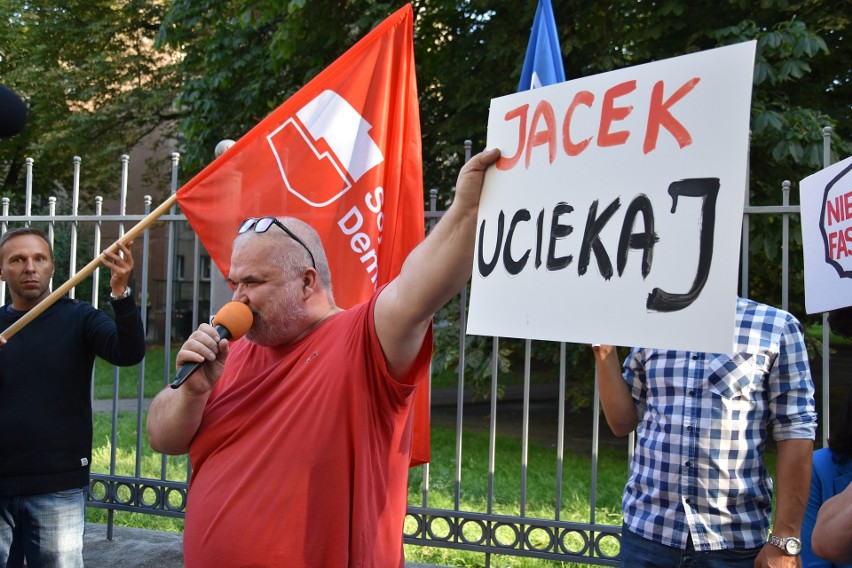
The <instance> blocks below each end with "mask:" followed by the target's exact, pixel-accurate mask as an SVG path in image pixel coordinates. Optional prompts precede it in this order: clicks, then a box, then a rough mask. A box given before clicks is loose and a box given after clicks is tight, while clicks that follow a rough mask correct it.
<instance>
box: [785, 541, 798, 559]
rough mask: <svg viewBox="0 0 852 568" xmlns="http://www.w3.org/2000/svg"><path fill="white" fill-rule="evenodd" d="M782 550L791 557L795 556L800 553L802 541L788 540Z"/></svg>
mask: <svg viewBox="0 0 852 568" xmlns="http://www.w3.org/2000/svg"><path fill="white" fill-rule="evenodd" d="M784 550H786V551H787V554H789V555H791V556H796V555H797V554H799V553H800V552H801V551H802V541H800V540H799V539H797V538H788V539H787V540H786V542H785V543H784Z"/></svg>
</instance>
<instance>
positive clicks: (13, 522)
mask: <svg viewBox="0 0 852 568" xmlns="http://www.w3.org/2000/svg"><path fill="white" fill-rule="evenodd" d="M85 524H86V488H85V487H81V488H80V489H68V490H66V491H57V492H56V493H45V494H43V495H24V496H14V495H12V496H9V495H0V568H3V567H6V568H19V567H21V566H23V565H24V558H26V560H27V567H28V568H83V529H84V527H85Z"/></svg>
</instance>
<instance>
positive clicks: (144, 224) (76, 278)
mask: <svg viewBox="0 0 852 568" xmlns="http://www.w3.org/2000/svg"><path fill="white" fill-rule="evenodd" d="M176 201H177V194H176V193H173V194H171V195H170V196H169V198H168V199H166V200H165V201H164V202H163V203H162V204H160V206H159V207H157V208H156V209H154V210H153V211H151V213H149V214H148V215H147V216H146V217H145V218H144V219H142V220H141V221H139V222H138V223H136V225H134V226H133V227H132V228H131V229H130V230H129V231H127V232H126V233H124V235H123V236H122V237H121V238H120V239H119V240H118V242H121V243H127V242H130V241H132V240H134V239H135V238H136V237H138V236H139V235H140V234H142V231H144V230H145V229H147V228H148V227H149V226H150V225H151V224H152V223H154V221H156V220H157V219H159V218H160V216H161V215H163V214H164V213H166V211H168V210H169V209H171V207H172V206H173V205H174V204H175V202H176ZM107 250H111V251H112V252H116V251H117V250H118V246H117V243H113V244H112V245H110V247H109V248H108V249H107ZM100 257H101V255H97V256H96V257H95V258H94V259H92V261H91V262H90V263H89V264H87V265H86V266H84V267H83V268H82V269H81V270H80V271H79V272H77V274H75V275H73V276H72V277H71V278H69V279H68V281H67V282H65V284H63V285H62V286H60V287H59V288H57V289H56V290H54V291H53V292H51V294H50V296H48V297H47V298H45V299H44V300H42V301H41V302H39V303H38V304H37V305H36V306H35V307H34V308H33V309H31V310H29V311H28V312H27V313H25V314H24V315H23V316H21V319H19V320H18V321H16V322H15V323H13V324H12V325H10V326H9V327H7V328H6V330H5V331H3V333H0V336H2V337H3V338H5V339H6V340H8V339H9V338H10V337H12V336H13V335H15V334H16V333H18V332H19V331H21V329H23V328H24V326H26V325H27V324H28V323H30V322H31V321H32V320H34V319H35V318H37V317H38V316H39V315H40V314H41V313H42V312H44V311H45V310H46V309H47V308H49V307H50V306H52V305H53V304H55V303H56V301H57V300H58V299H59V298H61V297H62V296H64V295H65V294H66V293H68V291H69V290H71V288H73V287H74V286H76V285H77V284H79V283H80V282H82V281H83V280H85V279H86V278H88V276H89V275H90V274H91V273H92V272H94V271H95V270H96V269H97V268H98V267H99V266H100V265H101V258H100Z"/></svg>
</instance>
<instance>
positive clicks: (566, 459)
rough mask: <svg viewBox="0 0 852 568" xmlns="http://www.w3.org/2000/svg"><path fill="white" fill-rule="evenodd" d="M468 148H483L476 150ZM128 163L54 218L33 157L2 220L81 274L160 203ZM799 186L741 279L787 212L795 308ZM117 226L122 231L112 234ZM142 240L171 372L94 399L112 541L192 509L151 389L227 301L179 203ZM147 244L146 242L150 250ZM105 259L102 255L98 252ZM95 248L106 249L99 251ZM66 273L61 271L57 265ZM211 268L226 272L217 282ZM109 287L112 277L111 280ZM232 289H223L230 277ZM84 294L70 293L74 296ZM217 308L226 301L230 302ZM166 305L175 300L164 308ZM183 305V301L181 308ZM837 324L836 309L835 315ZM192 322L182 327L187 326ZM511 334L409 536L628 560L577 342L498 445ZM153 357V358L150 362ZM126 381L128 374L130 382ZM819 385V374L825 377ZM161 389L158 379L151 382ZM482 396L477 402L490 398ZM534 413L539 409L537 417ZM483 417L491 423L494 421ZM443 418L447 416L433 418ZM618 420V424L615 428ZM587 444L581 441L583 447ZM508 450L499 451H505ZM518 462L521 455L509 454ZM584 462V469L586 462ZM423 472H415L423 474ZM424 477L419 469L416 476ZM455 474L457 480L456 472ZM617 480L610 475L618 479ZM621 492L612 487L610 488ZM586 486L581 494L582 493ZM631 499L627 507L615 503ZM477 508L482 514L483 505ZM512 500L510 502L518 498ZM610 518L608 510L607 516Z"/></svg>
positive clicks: (153, 311) (453, 402) (574, 558)
mask: <svg viewBox="0 0 852 568" xmlns="http://www.w3.org/2000/svg"><path fill="white" fill-rule="evenodd" d="M829 140H830V131H829V130H828V129H826V131H825V163H826V164H827V163H828V161H829V158H828V156H829ZM466 152H467V154H468V156H469V154H470V147H469V145H468V147H467V148H466ZM170 160H171V166H170V169H171V178H170V181H169V182H168V186H169V188H170V191H171V192H172V193H173V192H175V191H176V190H177V179H178V169H179V156H177V155H174V154H173V155H172V156H171V157H170ZM128 163H129V158H127V157H126V156H125V157H123V158H122V166H121V183H120V194H119V196H118V200H117V202H115V203H112V205H113V206H115V208H117V211H115V212H109V213H108V212H104V200H103V199H101V198H96V199H95V200H94V205H93V211H92V213H91V214H81V213H80V212H79V210H80V207H79V199H80V183H79V179H80V161H79V159H75V160H74V175H73V185H72V187H71V188H70V189H69V192H68V195H64V194H63V195H61V196H59V197H51V198H49V200H47V204H46V209H47V211H45V212H44V213H37V212H34V211H33V201H34V198H33V192H32V181H31V180H32V179H33V164H32V162H31V161H28V164H27V193H26V196H25V202H24V204H23V208H22V210H21V211H19V212H18V213H12V209H13V206H17V207H18V208H20V207H21V204H17V205H16V204H13V203H12V202H11V201H10V200H9V199H8V198H3V200H2V212H0V225H1V226H0V229H2V231H3V232H5V231H6V230H7V229H8V228H11V227H15V226H20V225H28V224H32V225H36V226H40V227H44V228H46V229H47V231H48V233H49V236H50V238H51V239H52V240H53V239H56V242H55V243H54V244H55V245H57V244H58V243H59V241H61V242H62V243H63V246H65V244H64V243H67V252H68V255H67V256H68V266H67V273H68V274H69V275H70V274H75V273H76V272H77V270H78V263H79V260H78V259H79V258H80V256H81V253H80V251H83V250H88V251H100V250H102V249H103V248H104V244H106V245H109V244H110V243H111V242H112V240H114V239H115V238H118V236H120V235H121V234H123V233H124V232H125V228H126V227H127V228H129V227H130V226H132V225H135V224H136V223H138V222H139V221H140V220H142V219H144V218H145V217H146V216H147V214H148V213H149V212H150V211H151V205H152V199H151V197H150V196H144V198H142V199H141V202H142V207H141V208H142V209H143V211H142V212H141V213H138V214H128V213H127V203H128V196H129V191H128ZM789 188H790V183H789V182H784V183H783V184H782V204H781V205H778V206H760V207H756V206H750V205H749V204H748V203H746V206H745V218H744V223H743V240H742V251H743V255H742V258H743V261H742V262H743V267H742V268H743V270H742V274H743V276H742V282H741V294H742V295H744V296H745V295H748V287H749V282H748V269H749V258H748V256H749V255H748V251H749V226H750V220H751V218H752V217H753V216H755V215H774V216H778V217H780V219H781V222H782V227H783V234H782V237H781V238H782V266H781V274H780V275H779V277H780V278H781V279H782V282H783V290H782V298H781V300H780V302H778V304H780V306H781V307H782V308H786V307H787V304H788V299H789V298H788V295H789V291H788V290H789V285H788V283H789V278H790V275H789V246H788V243H789V242H790V238H791V237H790V234H789V233H790V231H789V221H790V218H791V217H793V216H798V214H799V207H798V206H796V205H790V203H789ZM59 203H63V204H64V205H65V206H66V207H67V208H68V211H59V210H58V209H59V207H58V204H59ZM436 203H437V192H436V191H435V190H433V192H432V199H431V207H430V210H429V211H427V213H426V216H427V225H428V226H431V225H432V224H434V222H435V221H437V219H438V218H439V217H440V216H441V214H442V212H441V211H438V210H437V206H436ZM104 235H109V237H110V238H105V237H104ZM142 240H143V242H141V243H135V244H134V257H135V258H136V271H135V275H134V289H135V290H137V293H138V296H137V297H138V298H139V302H140V307H141V310H142V316H143V321H144V322H146V324H147V326H148V329H147V333H148V340H149V343H150V344H151V345H152V346H153V347H156V348H157V349H159V347H162V357H163V371H162V372H161V373H160V374H158V373H157V372H156V371H149V370H148V369H146V363H145V362H143V363H142V364H140V365H139V366H138V368H136V369H135V370H134V371H133V372H134V373H135V378H134V379H132V380H131V381H132V382H135V383H137V384H136V395H135V397H132V399H131V400H129V401H128V400H126V399H127V396H126V395H121V394H120V393H121V392H122V391H121V389H120V382H121V381H122V380H125V381H126V380H127V378H126V375H120V371H119V370H118V369H117V368H116V369H115V370H114V380H113V392H112V396H111V399H110V400H106V401H95V404H104V403H106V408H107V409H108V410H109V411H111V419H112V428H111V435H110V436H111V439H110V451H111V455H110V460H109V466H108V467H107V468H106V469H105V470H97V471H95V470H94V469H93V472H92V475H91V482H90V491H89V502H88V505H89V507H91V508H97V509H106V510H107V511H108V529H107V536H108V538H111V537H112V527H113V520H114V517H113V516H114V513H115V512H116V511H128V512H135V513H143V514H150V515H161V516H167V517H177V518H182V517H183V515H184V510H185V506H186V496H187V491H188V478H189V475H190V472H189V465H188V463H187V462H188V460H183V461H182V462H177V463H178V465H176V461H175V458H166V457H165V456H162V457H159V458H156V459H159V465H158V467H157V470H158V471H157V473H156V474H153V475H152V474H151V473H150V472H143V470H144V468H143V458H144V456H146V455H150V454H153V452H152V451H151V450H150V448H149V447H147V444H146V443H145V442H144V439H143V437H142V435H141V433H142V432H144V415H145V409H146V404H147V401H148V399H149V397H150V393H148V394H146V384H148V385H151V384H153V385H154V386H155V387H156V388H157V389H158V388H160V387H163V386H165V385H167V384H168V383H169V382H170V376H169V375H170V370H171V369H172V368H173V357H172V350H173V345H178V344H179V343H180V342H182V339H183V337H181V336H183V335H185V334H186V333H187V330H192V329H195V327H197V325H198V324H199V322H200V321H205V320H206V318H207V314H208V313H209V307H210V305H211V304H215V303H216V302H217V296H219V297H220V298H221V291H218V292H217V290H216V286H217V284H216V282H217V278H216V277H215V274H216V272H215V270H213V269H212V267H211V265H210V260H209V257H207V256H206V254H205V252H204V250H203V248H202V247H201V245H200V243H199V241H198V239H197V237H196V236H195V235H194V233H193V232H192V231H191V229H190V228H189V226H188V224H187V223H186V220H185V218H184V216H183V215H182V214H181V213H180V212H179V211H177V209H172V210H171V211H170V212H169V213H167V214H166V215H163V216H162V217H160V218H159V221H158V223H157V225H156V226H155V227H152V228H150V229H146V230H145V232H144V234H143V239H142ZM136 251H139V252H138V253H137V252H136ZM91 254H92V255H94V254H95V253H91ZM92 257H93V256H92ZM58 272H59V271H58ZM98 272H99V271H95V273H94V274H93V277H92V280H91V299H90V300H89V301H91V302H92V303H93V304H94V305H95V306H97V305H98V304H99V303H100V302H101V300H102V299H105V298H106V294H107V292H108V291H107V290H106V288H105V286H103V285H102V283H101V282H100V280H99V274H98ZM211 272H212V273H213V274H214V277H213V278H211ZM103 284H105V283H103ZM223 285H224V284H220V285H219V286H223ZM75 293H76V290H72V291H71V295H72V296H73V295H74V294H75ZM0 300H2V301H3V302H5V301H6V298H5V288H3V289H2V290H0ZM466 303H467V294H466V292H465V291H462V292H461V294H460V297H459V302H458V310H459V314H458V315H459V317H458V319H459V322H461V325H460V326H459V329H461V330H463V329H464V325H463V322H464V316H465V312H466ZM218 305H221V303H219V304H218ZM163 306H167V307H168V308H165V309H164V308H163ZM179 307H182V308H180V309H178V308H179ZM823 323H824V324H825V317H824V318H823ZM179 328H180V329H179ZM823 329H824V332H823V345H824V349H823V350H822V361H821V365H820V367H821V370H822V377H821V385H822V389H821V390H822V401H821V407H822V410H821V421H822V424H823V428H822V436H823V445H824V444H825V440H826V436H827V432H828V428H827V427H825V426H826V425H827V423H828V406H829V389H828V387H829V383H828V376H829V348H828V346H829V341H828V326H827V325H824V326H823ZM458 333H459V335H458V350H459V359H460V363H463V362H464V360H465V357H466V355H468V354H467V353H466V351H465V337H464V333H463V331H459V332H458ZM501 341H503V340H501V339H499V338H493V339H492V340H491V360H492V363H491V379H490V384H489V385H488V393H487V396H486V400H487V402H486V403H485V404H484V411H483V403H482V402H480V401H472V400H471V396H470V392H471V389H470V381H469V380H467V378H466V376H465V373H464V371H463V369H464V365H463V364H460V365H459V371H458V375H457V385H456V386H455V387H454V388H450V389H441V392H440V394H441V397H442V399H445V400H444V403H445V404H447V405H448V406H447V408H450V409H451V411H450V412H451V413H452V412H453V410H452V409H454V414H455V416H454V417H453V416H451V417H450V423H451V424H452V423H453V422H454V425H453V426H452V428H453V429H454V442H453V444H454V451H453V457H452V460H451V461H452V463H435V462H434V461H433V463H431V464H427V465H425V466H423V467H422V468H420V469H421V471H419V472H417V473H416V476H419V478H420V480H421V481H420V488H421V490H420V496H419V499H417V500H416V501H417V502H414V501H413V500H412V501H411V502H409V506H408V516H407V519H406V525H405V534H404V540H405V543H406V544H409V545H417V546H428V547H439V548H451V549H460V550H467V551H473V552H474V553H481V554H482V559H483V561H482V562H483V564H484V565H490V562H491V559H492V556H493V555H505V556H526V557H535V558H541V559H547V560H557V561H563V562H576V563H581V564H591V565H601V566H616V565H617V554H618V541H619V538H620V531H621V526H620V511H618V512H617V515H618V517H617V518H615V519H613V518H612V514H611V513H612V507H609V508H607V509H601V507H600V505H599V501H598V498H599V495H600V492H601V485H600V482H599V479H598V473H599V469H598V466H599V459H600V455H601V444H602V443H601V437H602V436H606V435H607V434H608V433H607V432H606V431H602V430H601V420H600V410H599V399H598V393H597V389H596V387H595V390H594V393H593V396H592V400H591V410H589V411H588V413H586V414H585V415H584V416H585V419H587V420H589V421H590V422H591V423H590V424H584V425H579V424H577V423H576V421H573V422H572V420H573V418H572V416H574V415H572V414H570V411H569V409H567V408H566V404H565V403H564V401H565V398H566V389H567V386H568V385H569V379H570V377H569V376H568V373H569V372H570V370H569V369H570V365H569V363H568V361H567V357H566V345H565V344H560V345H558V347H557V349H558V352H559V362H558V364H556V365H555V366H554V368H551V369H549V370H548V373H549V374H550V376H552V377H553V378H554V381H553V382H551V383H549V384H547V385H545V386H544V387H542V386H541V385H539V384H537V383H534V381H533V377H532V376H533V372H532V370H531V350H532V342H531V341H525V342H523V347H524V363H523V367H524V370H523V381H522V384H520V385H518V386H515V387H512V389H511V390H512V392H513V393H514V394H515V395H516V397H517V400H516V401H514V402H513V403H512V404H514V405H515V406H514V407H513V408H516V409H518V412H520V417H519V418H518V419H517V420H516V421H515V422H514V425H513V426H512V428H514V430H513V431H512V432H510V434H509V436H510V437H514V438H516V439H518V440H519V441H520V447H519V450H518V453H517V455H515V456H513V457H512V456H510V457H509V458H507V457H506V453H505V452H498V446H499V445H501V444H503V443H504V440H505V438H504V437H503V434H502V433H503V432H504V431H505V428H501V426H502V425H503V423H502V422H501V420H502V415H501V412H503V405H504V404H506V399H505V398H504V399H502V400H501V397H500V392H501V391H504V390H507V388H506V387H505V386H504V385H502V383H501V381H502V379H503V376H502V374H501V370H500V368H499V365H498V363H497V361H498V359H499V357H498V354H499V352H500V349H501ZM148 360H149V361H150V359H148ZM122 377H123V378H122ZM816 380H820V379H819V377H817V378H816ZM148 389H149V390H150V386H149V387H148ZM540 390H544V391H546V396H545V399H546V400H548V401H550V402H549V403H548V404H551V405H552V406H551V407H550V408H552V410H553V412H554V416H555V418H554V420H555V423H553V424H552V438H553V441H552V443H550V444H549V447H547V448H545V449H544V450H543V451H544V452H545V453H546V454H547V455H549V456H550V457H549V458H547V459H549V460H550V465H549V466H546V468H545V469H550V470H551V471H549V472H547V476H546V477H548V481H546V482H545V483H546V484H550V488H551V489H548V492H549V491H551V490H552V498H551V499H550V501H551V503H552V506H549V507H545V508H544V509H545V510H547V514H542V513H541V510H542V509H541V507H537V508H536V509H535V511H532V510H531V509H530V508H529V507H528V505H529V498H528V490H529V487H530V485H531V484H532V483H533V481H531V477H534V478H536V481H535V483H536V484H539V485H540V483H541V482H540V481H538V478H539V475H538V474H540V473H542V472H541V471H538V469H536V470H535V471H531V470H530V465H529V452H530V445H531V444H535V442H534V441H532V439H531V433H530V428H531V413H537V412H539V409H540V408H541V406H540V404H539V403H538V402H537V400H538V399H537V398H536V397H537V393H538V391H540ZM433 393H434V394H433V397H434V398H433V404H438V403H439V401H438V400H436V398H437V394H438V390H437V389H436V390H434V391H433ZM477 405H478V406H477ZM123 408H126V409H127V410H128V411H129V413H130V414H131V415H132V416H133V417H134V419H135V432H136V435H135V442H134V452H135V456H134V458H135V464H134V465H133V466H132V470H133V471H130V472H128V471H119V468H118V466H117V456H116V452H117V446H118V438H119V432H118V428H117V424H118V422H119V415H120V411H122V409H123ZM473 409H476V410H477V415H482V414H484V416H485V417H486V418H485V419H487V425H486V426H483V427H482V428H481V429H483V430H484V432H483V433H482V434H481V435H482V436H483V437H482V438H479V439H480V440H483V439H487V440H488V441H487V444H488V449H487V469H486V470H485V471H480V472H471V471H469V470H468V469H466V468H465V467H464V465H463V464H464V463H465V462H464V457H465V452H468V451H470V449H471V448H469V447H465V446H464V440H465V439H466V436H467V434H468V429H467V427H466V422H465V417H466V413H467V414H468V415H469V414H471V413H472V412H473ZM533 418H535V417H533ZM485 419H480V420H485ZM433 421H434V420H433ZM604 428H606V427H604ZM575 430H582V432H583V434H582V435H580V436H579V439H581V440H582V442H580V444H585V445H586V449H585V450H583V451H581V452H580V453H581V454H583V455H585V456H586V457H587V458H588V459H584V460H578V459H577V456H576V453H574V452H566V433H567V434H569V435H570V434H571V433H572V432H573V431H575ZM573 446H574V448H575V449H576V446H577V443H574V444H573ZM632 446H633V436H632V435H631V436H629V437H628V438H626V439H625V440H624V441H621V442H620V446H619V447H620V448H621V449H620V450H619V451H623V452H624V454H625V455H626V457H627V458H628V459H629V457H630V452H631V448H632ZM498 454H499V458H498ZM498 459H499V461H500V464H499V466H500V467H503V468H505V467H509V468H517V470H518V471H520V481H519V483H518V486H517V487H513V488H510V489H509V492H510V493H511V494H512V495H513V503H515V502H516V503H517V504H518V505H512V507H515V509H512V510H508V512H507V507H506V506H505V504H504V502H503V499H502V497H503V495H502V494H501V491H506V490H505V488H498V477H499V476H500V473H499V468H498V463H497V462H498ZM507 459H508V461H509V462H511V463H508V464H507V463H505V462H506V460H507ZM580 463H582V466H580V465H578V464H580ZM578 467H582V468H583V469H584V475H586V476H587V477H586V479H587V482H584V483H583V487H582V492H583V493H587V494H586V495H585V499H584V500H586V501H587V502H588V510H587V512H586V513H585V514H583V515H582V518H566V514H565V513H564V512H563V508H564V497H565V495H566V494H567V493H576V492H577V491H578V488H577V487H575V486H566V484H565V482H564V481H563V479H564V474H565V473H566V470H568V469H571V470H575V469H577V468H578ZM438 470H440V471H441V474H440V479H441V487H440V494H441V495H442V499H441V500H440V502H441V503H442V505H440V506H438V505H435V501H436V500H437V497H436V494H437V493H438V492H439V491H438V488H433V487H431V485H432V483H433V480H434V479H435V478H436V477H437V475H436V473H437V471H438ZM413 471H415V470H413ZM412 475H415V474H412ZM448 480H449V481H448ZM483 481H484V483H485V485H486V489H485V490H484V495H483V496H482V497H481V498H479V499H478V500H477V501H475V502H476V503H477V505H471V501H468V500H466V499H465V497H464V496H465V494H466V491H467V487H468V486H469V485H470V484H471V483H472V482H476V483H478V484H481V483H483ZM623 481H624V480H623V479H622V480H620V481H619V482H618V483H620V484H621V485H619V486H618V487H617V488H615V490H616V491H617V494H618V495H619V496H620V493H621V489H622V485H623ZM610 484H611V482H610ZM609 489H612V488H611V487H610V488H609ZM582 497H583V495H581V498H582ZM617 507H618V504H616V508H617ZM474 508H478V509H479V510H472V509H474ZM510 509H511V507H510ZM601 516H603V517H604V518H603V519H602V520H601V518H600V517H601Z"/></svg>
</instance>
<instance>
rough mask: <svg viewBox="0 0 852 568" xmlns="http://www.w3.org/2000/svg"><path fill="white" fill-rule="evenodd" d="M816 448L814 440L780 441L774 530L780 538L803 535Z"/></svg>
mask: <svg viewBox="0 0 852 568" xmlns="http://www.w3.org/2000/svg"><path fill="white" fill-rule="evenodd" d="M813 449H814V445H813V442H812V441H811V440H805V439H794V440H781V441H779V442H778V459H777V462H776V467H775V478H776V481H777V493H776V513H775V522H774V524H773V528H772V532H773V534H776V535H777V536H779V537H789V536H794V537H796V538H799V537H800V535H801V532H802V519H803V518H804V516H805V509H806V508H807V505H808V495H809V494H810V488H811V461H812V459H813Z"/></svg>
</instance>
